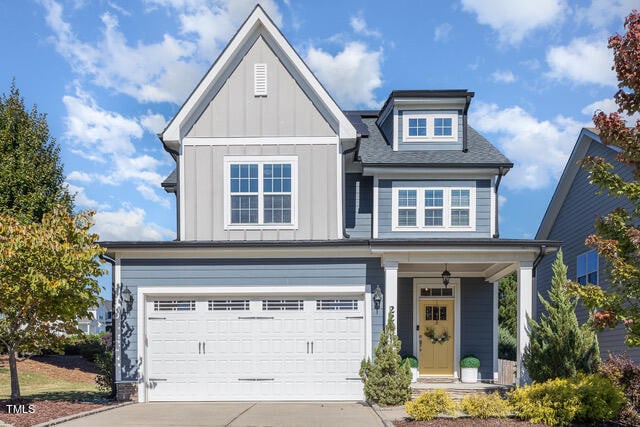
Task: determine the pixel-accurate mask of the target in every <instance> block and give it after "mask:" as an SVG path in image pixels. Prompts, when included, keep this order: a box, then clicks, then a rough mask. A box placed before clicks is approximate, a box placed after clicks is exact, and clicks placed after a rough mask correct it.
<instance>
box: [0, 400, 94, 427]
mask: <svg viewBox="0 0 640 427" xmlns="http://www.w3.org/2000/svg"><path fill="white" fill-rule="evenodd" d="M7 405H18V407H17V408H16V406H13V407H8V406H7ZM103 406H105V403H94V402H68V401H65V400H31V399H19V400H14V401H11V400H0V420H2V422H4V423H8V424H10V425H13V426H15V427H29V426H33V425H36V424H40V423H44V422H45V421H51V420H55V419H56V418H62V417H66V416H69V415H73V414H77V413H79V412H85V411H90V410H92V409H96V408H101V407H103ZM16 409H17V410H18V411H22V412H23V413H18V414H16V413H9V412H16Z"/></svg>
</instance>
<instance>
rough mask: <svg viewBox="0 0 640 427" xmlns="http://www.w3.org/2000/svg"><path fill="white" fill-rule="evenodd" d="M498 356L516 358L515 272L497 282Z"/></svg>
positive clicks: (516, 305)
mask: <svg viewBox="0 0 640 427" xmlns="http://www.w3.org/2000/svg"><path fill="white" fill-rule="evenodd" d="M498 325H499V326H498V327H499V329H498V357H500V358H501V359H508V360H516V353H517V340H516V336H517V334H518V278H517V276H516V273H515V272H514V273H512V274H510V275H508V276H507V277H505V278H503V279H500V282H499V283H498Z"/></svg>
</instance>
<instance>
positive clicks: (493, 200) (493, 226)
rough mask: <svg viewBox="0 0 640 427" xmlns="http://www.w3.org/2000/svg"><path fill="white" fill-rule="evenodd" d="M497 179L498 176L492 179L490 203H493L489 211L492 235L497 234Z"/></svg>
mask: <svg viewBox="0 0 640 427" xmlns="http://www.w3.org/2000/svg"><path fill="white" fill-rule="evenodd" d="M496 179H497V178H495V177H494V178H493V179H492V180H491V189H490V190H491V191H490V192H491V198H490V199H489V203H490V204H491V206H490V208H489V212H490V215H489V217H490V219H489V224H490V236H495V235H496V215H497V214H498V210H497V209H496V198H497V197H498V195H497V194H496Z"/></svg>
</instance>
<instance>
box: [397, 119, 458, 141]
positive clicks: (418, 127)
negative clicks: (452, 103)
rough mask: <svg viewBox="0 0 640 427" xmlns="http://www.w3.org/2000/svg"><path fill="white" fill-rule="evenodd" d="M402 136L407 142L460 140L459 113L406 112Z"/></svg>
mask: <svg viewBox="0 0 640 427" xmlns="http://www.w3.org/2000/svg"><path fill="white" fill-rule="evenodd" d="M402 128H403V132H402V136H403V140H404V141H406V142H452V141H457V140H458V114H457V113H432V112H405V113H403V120H402Z"/></svg>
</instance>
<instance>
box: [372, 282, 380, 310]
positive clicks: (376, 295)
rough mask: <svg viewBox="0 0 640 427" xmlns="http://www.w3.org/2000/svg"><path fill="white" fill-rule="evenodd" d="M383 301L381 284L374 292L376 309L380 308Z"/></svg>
mask: <svg viewBox="0 0 640 427" xmlns="http://www.w3.org/2000/svg"><path fill="white" fill-rule="evenodd" d="M381 302H382V291H381V290H380V285H378V286H376V290H375V291H374V292H373V307H374V308H375V309H376V310H380V303H381Z"/></svg>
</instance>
